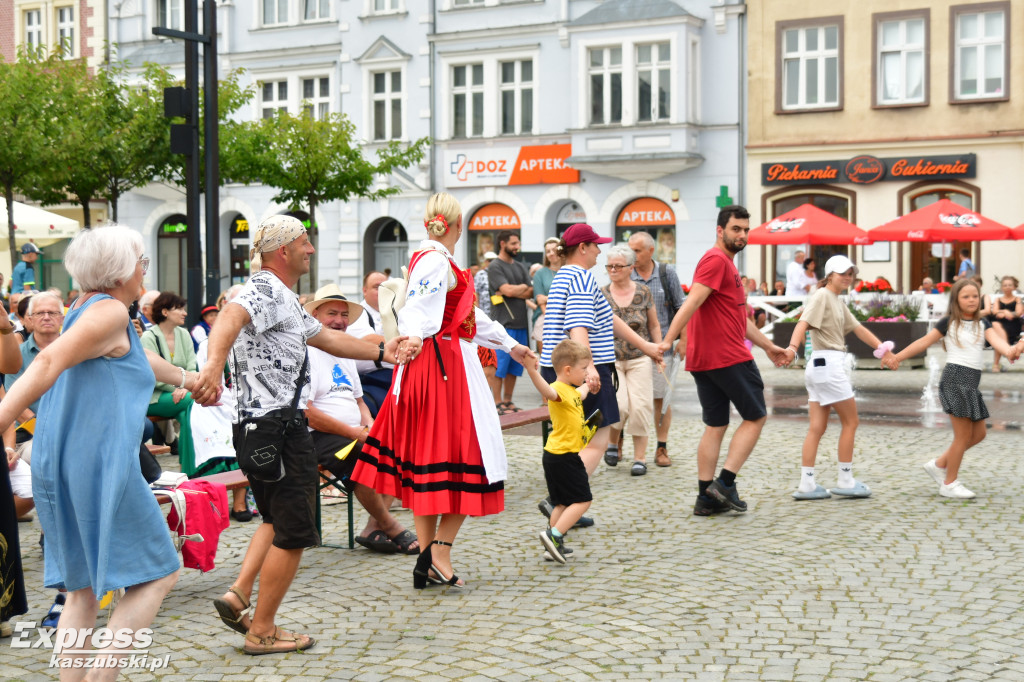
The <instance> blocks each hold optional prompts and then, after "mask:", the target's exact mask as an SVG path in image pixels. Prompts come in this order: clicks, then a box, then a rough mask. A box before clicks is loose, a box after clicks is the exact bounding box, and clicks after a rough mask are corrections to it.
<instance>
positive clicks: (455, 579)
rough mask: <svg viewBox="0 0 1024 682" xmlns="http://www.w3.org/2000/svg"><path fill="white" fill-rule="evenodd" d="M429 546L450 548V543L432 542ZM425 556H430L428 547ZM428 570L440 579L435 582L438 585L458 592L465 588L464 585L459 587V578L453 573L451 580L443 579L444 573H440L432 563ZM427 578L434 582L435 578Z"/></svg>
mask: <svg viewBox="0 0 1024 682" xmlns="http://www.w3.org/2000/svg"><path fill="white" fill-rule="evenodd" d="M431 544H434V545H445V546H447V547H451V546H452V543H450V542H445V541H443V540H434V542H432V543H431ZM427 554H428V555H429V554H430V548H429V547H427ZM430 570H432V571H433V572H434V573H436V574H437V575H438V576H440V577H441V580H439V581H437V584H438V585H447V586H448V587H454V588H456V589H459V590H461V589H462V588H463V587H465V585H460V584H459V576H457V575H455V571H452V577H451V578H445V577H444V573H442V572H441V569H440V568H438V567H437V566H435V565H434V564H433V562H431V564H430ZM427 578H428V579H430V580H436V579H435V578H433V577H431V576H429V575H428V576H427Z"/></svg>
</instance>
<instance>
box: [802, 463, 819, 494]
mask: <svg viewBox="0 0 1024 682" xmlns="http://www.w3.org/2000/svg"><path fill="white" fill-rule="evenodd" d="M817 488H818V483H817V481H815V480H814V467H800V486H799V488H798V489H799V490H800V492H802V493H812V492H814V491H815V490H816V489H817Z"/></svg>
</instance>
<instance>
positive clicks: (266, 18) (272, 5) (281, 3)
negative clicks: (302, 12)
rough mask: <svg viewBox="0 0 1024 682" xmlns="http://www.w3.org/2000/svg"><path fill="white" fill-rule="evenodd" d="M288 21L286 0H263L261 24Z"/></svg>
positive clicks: (266, 24) (270, 24) (267, 24)
mask: <svg viewBox="0 0 1024 682" xmlns="http://www.w3.org/2000/svg"><path fill="white" fill-rule="evenodd" d="M286 23H288V0H263V25H264V26H274V25H276V24H286Z"/></svg>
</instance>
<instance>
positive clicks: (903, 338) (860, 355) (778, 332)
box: [772, 321, 928, 369]
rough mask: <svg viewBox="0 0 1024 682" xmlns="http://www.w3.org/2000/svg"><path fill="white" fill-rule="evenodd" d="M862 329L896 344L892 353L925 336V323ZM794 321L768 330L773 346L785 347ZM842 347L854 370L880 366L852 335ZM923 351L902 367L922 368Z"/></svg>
mask: <svg viewBox="0 0 1024 682" xmlns="http://www.w3.org/2000/svg"><path fill="white" fill-rule="evenodd" d="M862 324H863V325H864V328H865V329H867V330H869V331H870V332H871V333H872V334H874V335H875V336H877V337H878V339H879V340H880V341H892V342H893V343H895V344H896V351H897V352H898V351H900V350H903V349H904V348H906V347H907V346H908V345H909V344H910V343H911V342H913V341H916V340H917V339H919V338H921V337H922V336H924V335H925V334H927V333H928V323H927V322H920V321H919V322H863V323H862ZM795 327H796V322H776V323H775V326H774V328H773V329H772V341H774V342H775V345H776V346H780V347H782V348H785V347H786V346H788V345H789V341H790V339H791V338H792V337H793V329H794V328H795ZM799 346H800V347H799V348H798V349H797V353H798V354H799V356H800V357H801V358H803V355H804V345H803V344H799ZM846 346H847V348H849V350H850V352H851V353H853V355H854V356H855V357H856V358H857V368H858V369H880V368H881V364H880V363H879V361H878V360H877V359H876V358H875V356H874V354H873V352H872V351H873V350H874V349H872V348H868V346H867V344H865V343H864V342H863V341H861V340H860V339H858V338H857V337H856V336H854V335H853V334H850V335H848V336H847V337H846ZM925 355H926V352H922V353H920V354H918V355H915V356H914V357H912V358H910V359H908V360H906V361H904V362H903V364H902V366H903V367H923V366H924V358H925Z"/></svg>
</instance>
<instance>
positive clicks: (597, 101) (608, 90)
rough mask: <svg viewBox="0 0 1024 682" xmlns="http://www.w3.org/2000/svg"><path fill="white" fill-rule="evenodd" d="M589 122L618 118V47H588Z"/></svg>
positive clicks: (619, 110) (601, 122) (620, 94)
mask: <svg viewBox="0 0 1024 682" xmlns="http://www.w3.org/2000/svg"><path fill="white" fill-rule="evenodd" d="M588 65H589V66H588V70H587V72H588V75H589V76H590V123H591V124H594V125H602V124H611V123H621V122H622V47H595V48H591V49H590V50H588Z"/></svg>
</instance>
